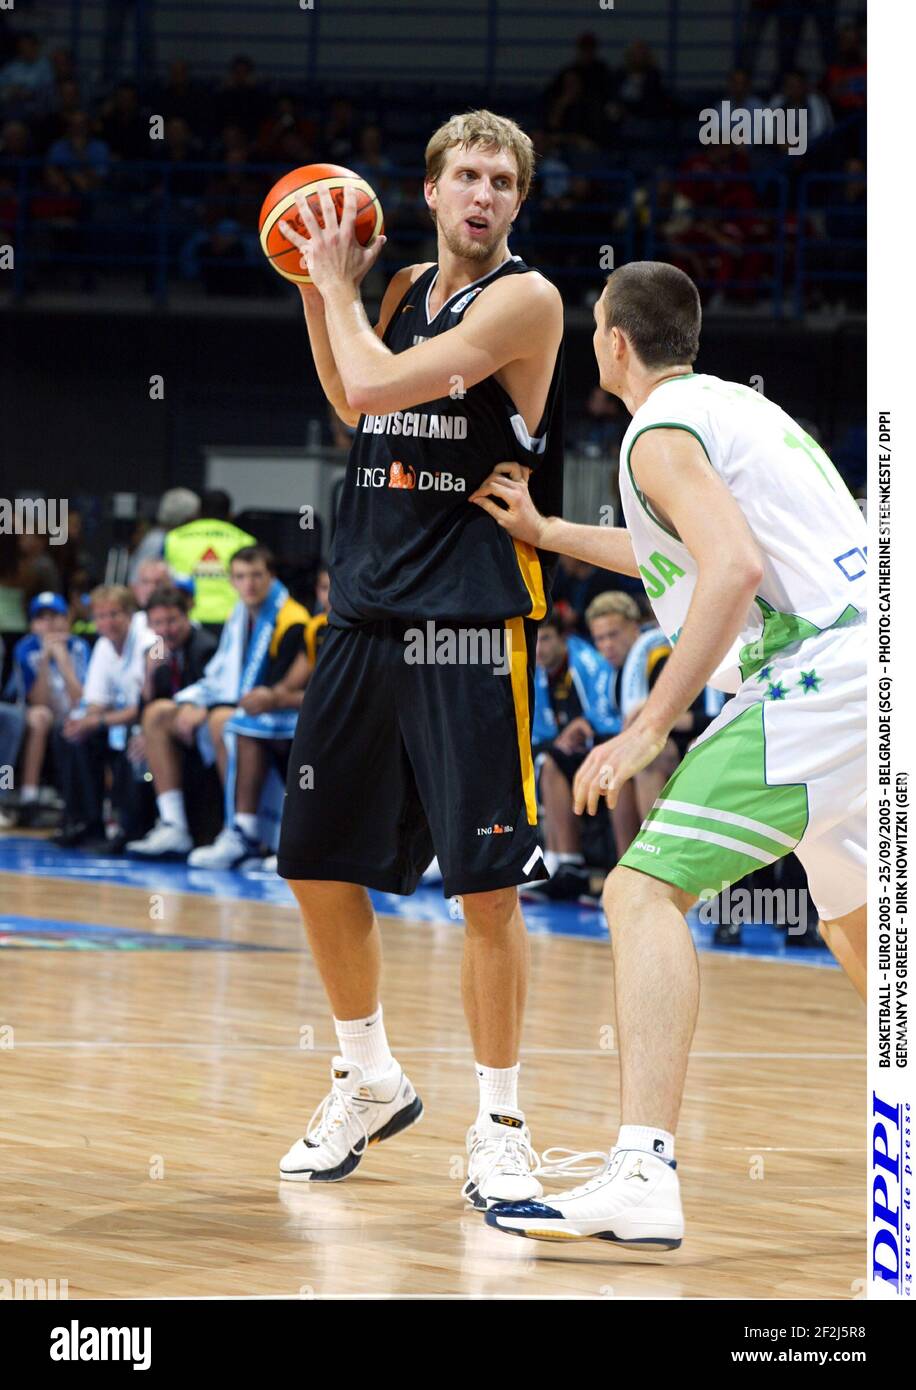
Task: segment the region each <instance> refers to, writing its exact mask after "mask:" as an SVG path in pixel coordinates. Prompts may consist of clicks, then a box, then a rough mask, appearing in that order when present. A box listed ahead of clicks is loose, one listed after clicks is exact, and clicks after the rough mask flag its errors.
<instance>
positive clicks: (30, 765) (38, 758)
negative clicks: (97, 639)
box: [12, 592, 89, 829]
mask: <svg viewBox="0 0 916 1390" xmlns="http://www.w3.org/2000/svg"><path fill="white" fill-rule="evenodd" d="M29 627H30V629H31V631H30V632H29V635H28V636H27V637H21V638H20V639H19V641H18V642H17V643H16V645H15V647H14V648H13V674H12V687H13V691H14V693H15V695H16V697H17V699H18V701H19V702H21V703H22V705H23V708H24V715H25V738H24V743H23V748H22V754H21V759H20V772H19V784H20V790H19V816H18V824H19V825H20V826H22V827H23V828H26V829H29V828H31V827H32V826H34V824H35V822H36V820H37V818H38V813H39V789H40V787H41V772H42V768H43V766H44V761H45V754H46V752H47V749H48V746H49V742H50V739H51V736H52V732H53V731H54V730H55V729H57V730H59V729H60V728H61V727H62V726H63V724H64V722H65V720H66V719H67V718H68V717H69V716H70V714H71V713H72V711H73V709H74V708H75V707H76V706H77V705H78V704H79V703H80V700H81V699H82V695H83V682H84V681H85V679H86V672H87V669H88V666H89V643H88V642H86V641H85V640H84V639H83V638H82V637H74V636H73V635H72V634H71V632H70V616H69V611H68V607H67V601H66V599H65V598H63V597H62V596H61V595H60V594H54V593H50V592H48V593H43V594H38V595H37V597H35V598H33V599H32V602H31V603H30V604H29Z"/></svg>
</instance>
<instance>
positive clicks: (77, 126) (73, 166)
mask: <svg viewBox="0 0 916 1390" xmlns="http://www.w3.org/2000/svg"><path fill="white" fill-rule="evenodd" d="M110 168H111V157H110V153H109V149H108V146H107V145H106V144H105V141H104V140H98V139H96V137H95V136H94V135H93V134H92V124H91V122H90V120H89V117H88V116H87V115H86V112H85V111H74V112H72V113H71V115H70V116H69V118H68V120H67V134H66V135H65V136H64V138H63V139H62V140H55V142H54V144H53V145H52V146H51V148H50V150H49V151H48V161H47V165H46V167H45V178H46V180H47V182H48V184H49V186H50V187H51V188H52V189H53V190H54V191H55V192H56V193H61V194H76V195H81V194H86V193H92V192H94V191H95V189H97V188H98V187H99V186H100V185H101V184H102V183H103V182H104V181H105V179H106V178H107V177H108V174H109V171H110Z"/></svg>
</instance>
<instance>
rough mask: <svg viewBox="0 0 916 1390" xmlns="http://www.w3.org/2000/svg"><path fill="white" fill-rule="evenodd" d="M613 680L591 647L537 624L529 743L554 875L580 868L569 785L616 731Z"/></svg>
mask: <svg viewBox="0 0 916 1390" xmlns="http://www.w3.org/2000/svg"><path fill="white" fill-rule="evenodd" d="M613 675H614V673H613V671H612V669H611V667H610V665H609V664H608V663H607V661H605V659H604V658H603V657H602V656H601V655H599V653H598V652H597V651H596V650H595V648H594V647H593V646H592V645H591V643H590V642H586V641H585V640H584V639H583V638H581V637H576V636H575V635H574V634H571V635H569V636H564V635H563V632H562V630H561V627H560V622H559V620H558V619H557V618H546V619H545V620H544V621H543V622H542V623H541V625H540V627H539V628H538V640H537V666H536V669H535V673H534V718H533V721H532V727H531V743H532V750H533V753H534V758H535V765H536V767H537V769H538V792H539V799H540V801H541V804H542V805H543V808H544V839H545V844H546V849H545V853H544V861H545V863H546V865H547V868H548V870H549V871H550V873H551V874H552V875H554V874H557V872H558V870H560V868H561V866H564V865H567V866H573V867H574V868H577V869H579V870H580V871H581V870H582V868H583V867H584V862H585V861H584V858H583V854H582V841H581V833H582V826H581V821H580V819H579V818H578V817H577V816H576V815H575V814H574V812H573V803H572V784H573V779H574V778H575V775H576V773H577V772H578V770H579V768H580V767H581V766H582V764H583V762H584V761H585V759H586V756H587V755H588V753H589V751H590V749H591V748H593V747H594V745H595V744H596V743H603V742H604V740H605V739H608V738H610V737H611V736H612V735H613V734H616V733H618V732H619V730H620V718H619V715H618V714H617V711H616V709H615V707H614V703H613V695H612V682H613ZM568 876H569V875H566V874H564V875H563V877H564V878H565V877H568ZM574 877H577V876H575V875H574ZM579 877H581V875H579ZM555 886H556V885H555ZM577 886H579V887H582V886H585V885H584V884H581V883H578V884H577Z"/></svg>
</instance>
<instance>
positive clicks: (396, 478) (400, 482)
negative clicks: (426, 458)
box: [356, 459, 467, 492]
mask: <svg viewBox="0 0 916 1390" xmlns="http://www.w3.org/2000/svg"><path fill="white" fill-rule="evenodd" d="M356 486H357V487H384V488H394V489H396V490H400V491H405V492H413V491H414V490H416V491H417V492H466V491H467V479H466V478H462V477H460V476H459V475H458V474H457V473H446V472H444V471H442V470H439V469H437V470H436V471H435V472H433V471H432V470H431V469H428V468H421V469H420V471H419V473H418V472H417V470H416V469H415V468H413V467H411V465H410V464H409V463H401V461H400V459H393V460H392V462H391V463H390V464H389V465H388V468H387V469H386V468H382V467H376V468H367V467H366V466H365V465H361V466H360V467H358V468H357V470H356Z"/></svg>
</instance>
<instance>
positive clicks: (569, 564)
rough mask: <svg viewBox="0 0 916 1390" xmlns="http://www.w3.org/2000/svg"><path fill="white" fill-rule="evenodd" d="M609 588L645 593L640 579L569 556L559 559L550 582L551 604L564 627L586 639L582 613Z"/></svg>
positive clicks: (586, 633) (586, 632)
mask: <svg viewBox="0 0 916 1390" xmlns="http://www.w3.org/2000/svg"><path fill="white" fill-rule="evenodd" d="M610 588H613V589H623V590H624V591H625V592H627V593H630V592H632V593H633V594H639V595H640V597H642V596H643V595H644V593H645V590H644V588H643V583H642V580H641V579H634V578H633V577H632V576H630V575H623V574H613V573H611V571H610V570H600V569H599V568H598V566H597V565H590V564H588V563H587V562H586V561H585V560H576V559H574V558H573V556H571V555H561V556H560V563H559V565H558V566H557V572H556V577H555V579H554V581H553V591H552V597H553V604H554V607H555V608H556V609H557V611H558V613H559V614H560V615H561V616H562V618H563V621H564V625H565V626H570V627H573V628H575V629H576V631H577V632H578V633H579V635H580V637H587V636H588V625H587V623H586V621H585V612H586V609H587V608H588V606H589V604H590V603H591V601H592V599H593V598H596V597H597V595H598V594H602V593H604V592H605V590H607V589H610Z"/></svg>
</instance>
